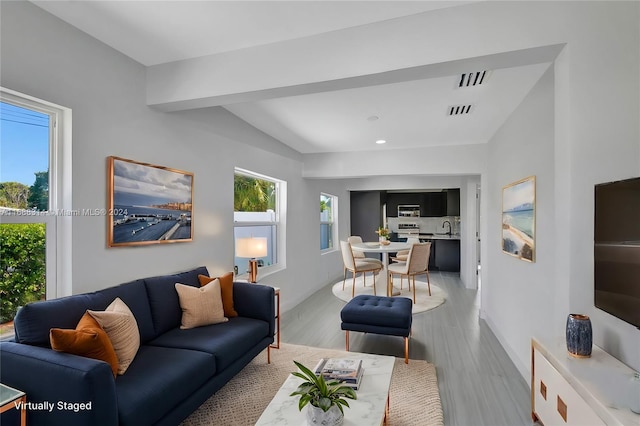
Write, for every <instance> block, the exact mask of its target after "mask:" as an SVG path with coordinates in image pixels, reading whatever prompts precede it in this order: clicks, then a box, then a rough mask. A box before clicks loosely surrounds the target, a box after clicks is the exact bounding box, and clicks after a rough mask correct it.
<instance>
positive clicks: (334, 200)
mask: <svg viewBox="0 0 640 426" xmlns="http://www.w3.org/2000/svg"><path fill="white" fill-rule="evenodd" d="M323 196H324V197H325V198H330V199H331V218H330V219H331V220H328V221H323V220H322V212H321V213H320V215H321V217H320V227H321V228H322V225H331V240H330V242H331V243H332V245H331V246H330V247H327V248H325V249H323V248H320V253H321V254H324V253H330V252H333V251H336V250H337V249H338V248H337V247H336V244H335V243H336V241H338V223H337V221H336V217H337V215H338V196H336V195H332V194H329V193H327V192H320V201H322V197H323ZM320 232H321V233H322V231H321V230H320ZM320 246H321V247H322V236H321V237H320Z"/></svg>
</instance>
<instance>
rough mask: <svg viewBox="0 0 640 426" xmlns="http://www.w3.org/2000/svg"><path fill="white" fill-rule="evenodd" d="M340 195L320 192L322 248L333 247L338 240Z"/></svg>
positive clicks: (329, 248)
mask: <svg viewBox="0 0 640 426" xmlns="http://www.w3.org/2000/svg"><path fill="white" fill-rule="evenodd" d="M337 205H338V197H336V196H334V195H329V194H323V193H321V194H320V250H331V249H333V242H334V241H335V240H336V233H337V227H336V226H334V224H335V217H336V208H337Z"/></svg>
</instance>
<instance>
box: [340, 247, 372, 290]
mask: <svg viewBox="0 0 640 426" xmlns="http://www.w3.org/2000/svg"><path fill="white" fill-rule="evenodd" d="M340 251H342V261H343V262H344V277H343V279H342V290H344V283H345V281H346V280H347V270H349V271H351V274H352V275H353V286H352V287H351V297H354V296H355V291H356V275H357V274H359V273H362V282H363V283H364V284H365V285H366V279H367V272H371V274H372V275H373V295H374V296H375V295H376V274H377V273H378V272H380V271H381V270H382V262H380V263H375V262H367V261H364V260H359V259H355V258H354V256H353V254H354V253H353V250H352V249H351V244H350V243H349V242H348V241H340Z"/></svg>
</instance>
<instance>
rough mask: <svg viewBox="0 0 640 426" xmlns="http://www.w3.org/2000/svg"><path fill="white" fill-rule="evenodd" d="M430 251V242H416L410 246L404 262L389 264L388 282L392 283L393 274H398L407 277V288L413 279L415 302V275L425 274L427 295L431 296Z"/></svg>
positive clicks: (414, 301)
mask: <svg viewBox="0 0 640 426" xmlns="http://www.w3.org/2000/svg"><path fill="white" fill-rule="evenodd" d="M430 253H431V243H418V244H414V245H413V246H411V249H410V250H409V257H408V258H407V261H406V262H405V263H392V264H391V265H389V267H388V270H389V282H390V283H392V284H393V274H398V275H400V277H401V278H402V277H403V276H406V277H407V280H408V281H409V289H411V281H412V280H413V303H416V275H421V274H426V275H427V286H428V288H429V296H431V282H430V281H429V254H430Z"/></svg>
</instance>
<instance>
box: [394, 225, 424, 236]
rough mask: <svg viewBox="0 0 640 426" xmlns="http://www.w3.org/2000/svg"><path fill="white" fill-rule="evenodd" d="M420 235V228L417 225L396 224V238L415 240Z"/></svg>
mask: <svg viewBox="0 0 640 426" xmlns="http://www.w3.org/2000/svg"><path fill="white" fill-rule="evenodd" d="M419 235H420V226H419V225H418V224H417V223H409V222H406V223H398V238H411V237H414V238H417V237H418V236H419Z"/></svg>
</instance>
